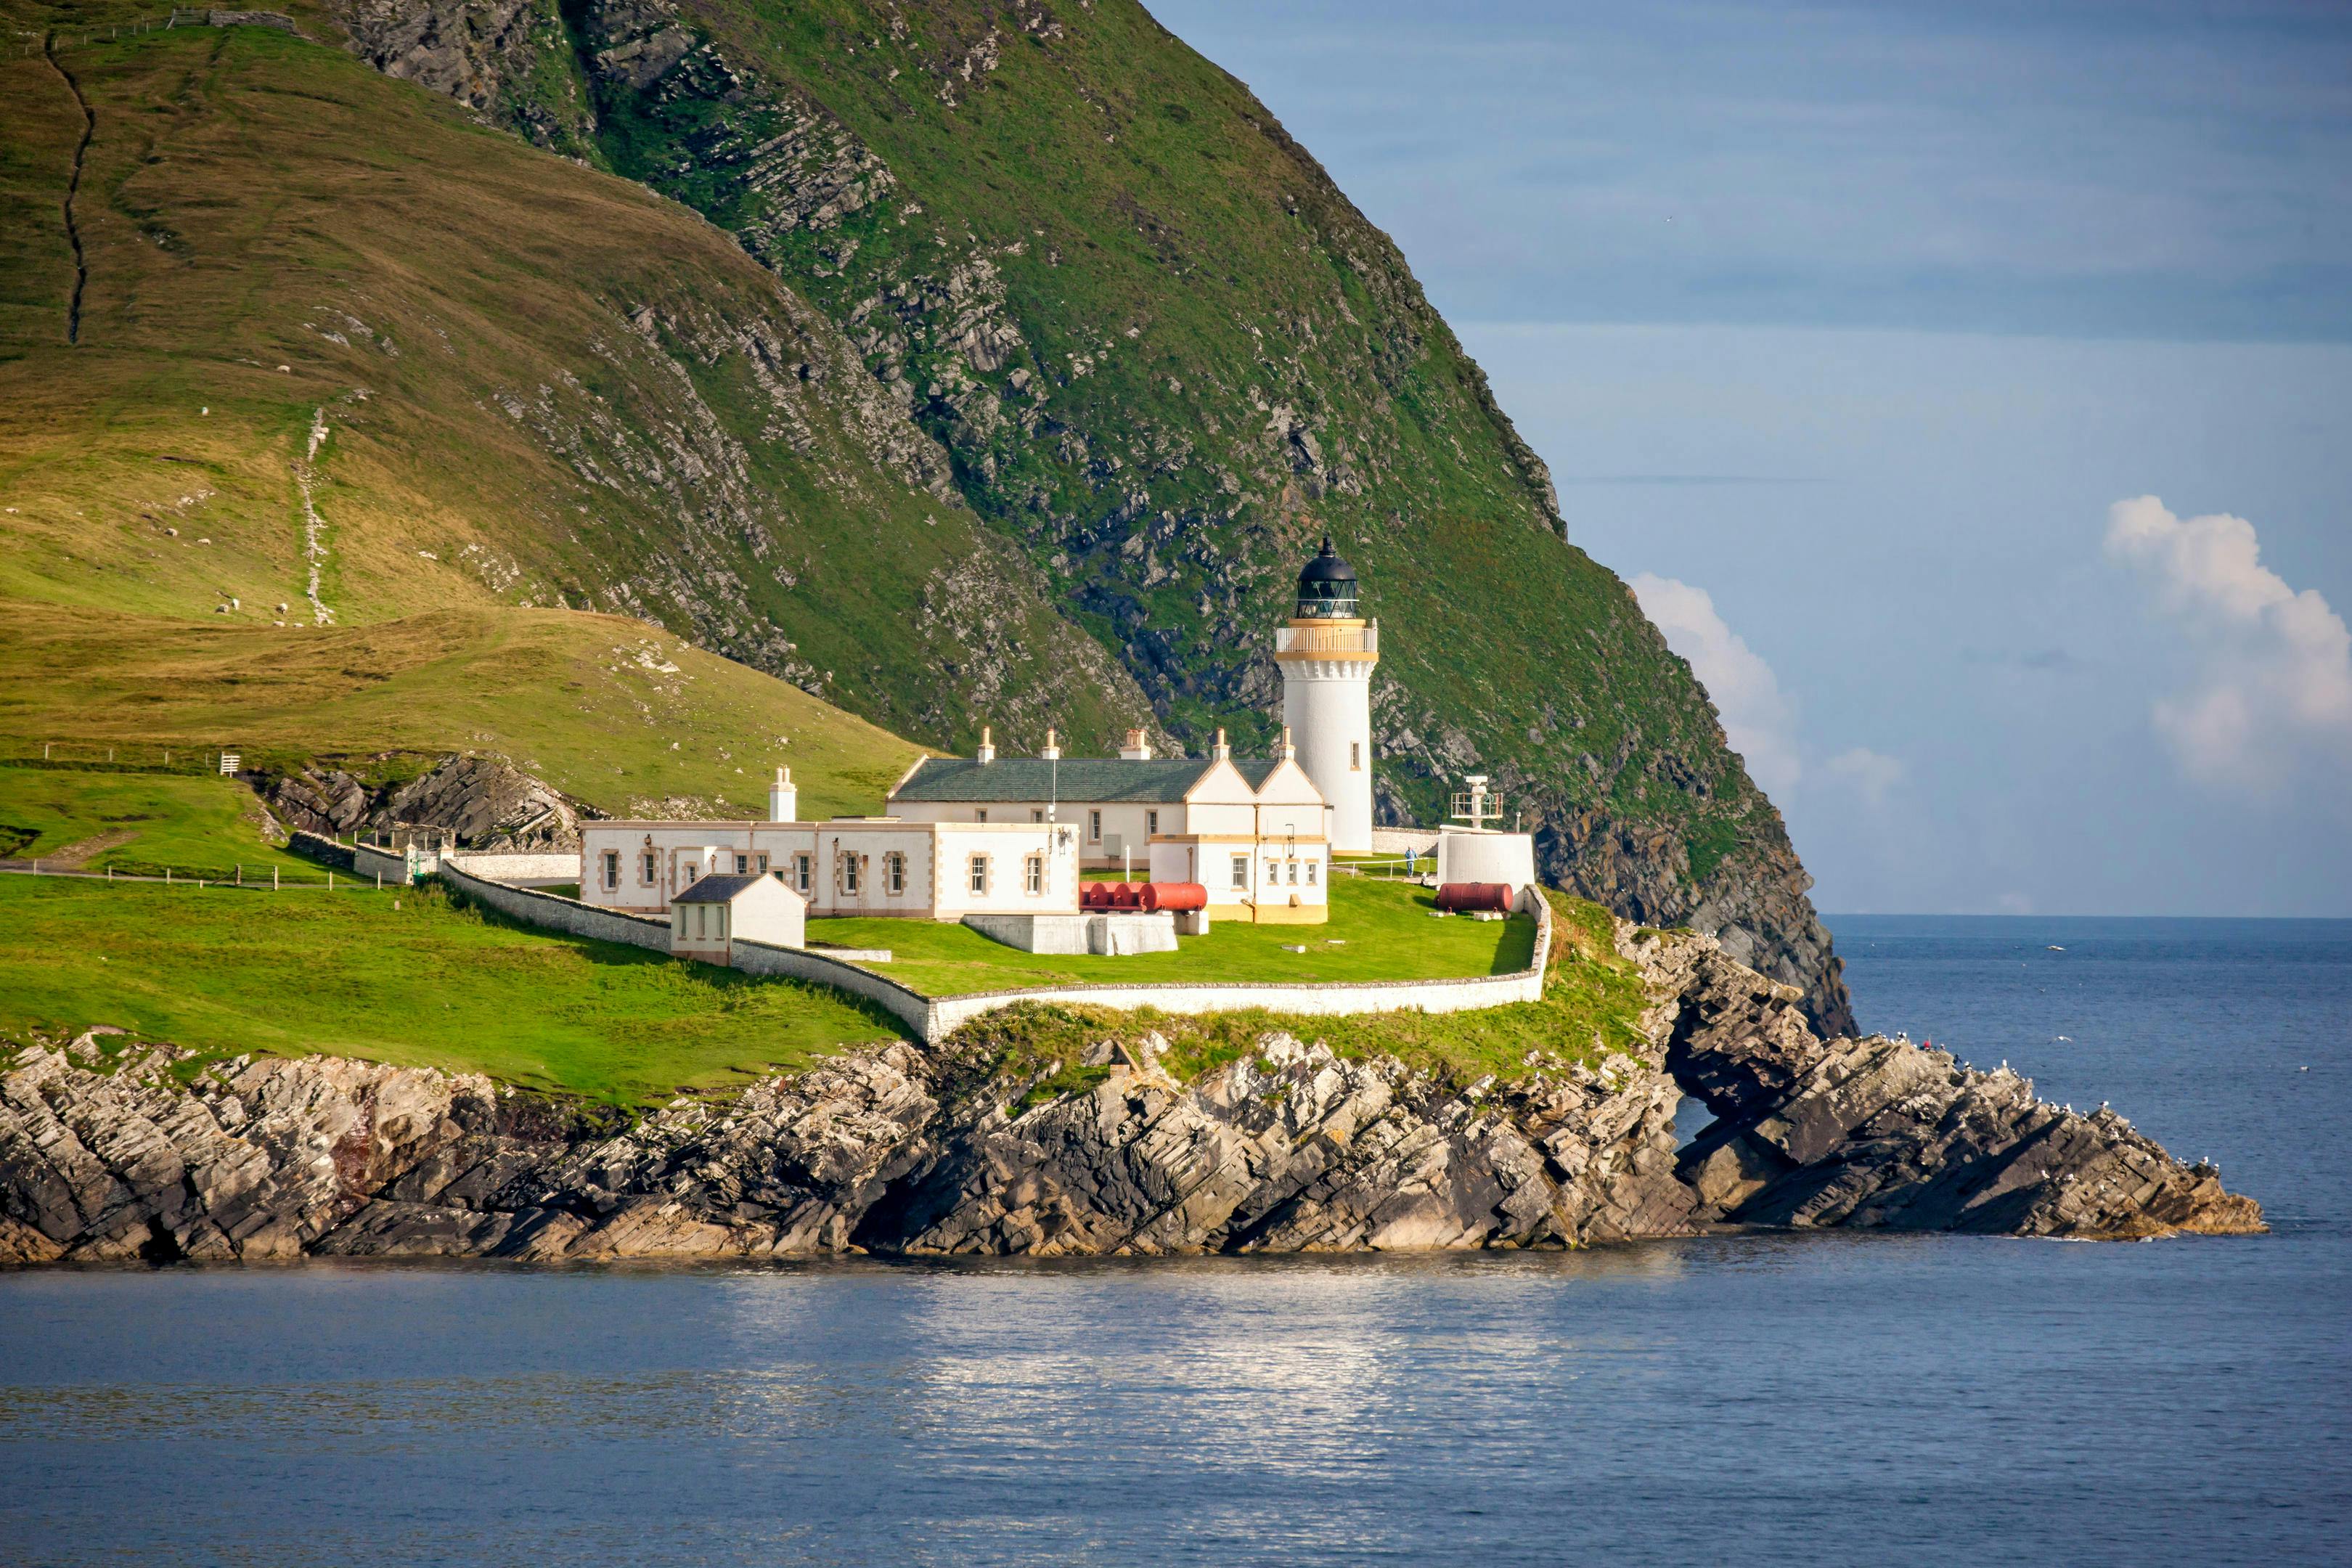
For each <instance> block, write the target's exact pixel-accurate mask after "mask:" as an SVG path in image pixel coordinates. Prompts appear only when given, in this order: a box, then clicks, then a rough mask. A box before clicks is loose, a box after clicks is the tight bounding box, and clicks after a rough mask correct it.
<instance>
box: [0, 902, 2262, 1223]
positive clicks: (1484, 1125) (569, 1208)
mask: <svg viewBox="0 0 2352 1568" xmlns="http://www.w3.org/2000/svg"><path fill="white" fill-rule="evenodd" d="M1619 935H1620V942H1621V947H1622V952H1624V953H1625V955H1626V956H1628V957H1631V958H1633V960H1635V961H1636V962H1637V963H1640V964H1641V965H1642V967H1643V971H1644V973H1645V977H1646V979H1647V980H1648V982H1649V984H1650V986H1651V994H1652V998H1653V1005H1652V1006H1651V1007H1650V1009H1649V1012H1648V1013H1647V1014H1646V1015H1645V1016H1644V1020H1643V1023H1644V1027H1645V1029H1646V1032H1647V1034H1648V1037H1649V1044H1648V1046H1647V1047H1646V1048H1644V1049H1643V1051H1641V1052H1640V1053H1638V1054H1635V1055H1628V1054H1615V1055H1612V1056H1610V1057H1608V1058H1606V1059H1605V1060H1604V1061H1603V1062H1602V1063H1601V1067H1600V1068H1599V1069H1598V1070H1595V1069H1593V1068H1589V1067H1586V1066H1584V1065H1582V1064H1580V1063H1571V1062H1568V1061H1564V1060H1562V1059H1561V1058H1558V1057H1556V1056H1552V1055H1549V1054H1548V1052H1547V1050H1546V1049H1545V1048H1544V1047H1543V1046H1542V1045H1541V1044H1540V1043H1537V1042H1531V1044H1530V1049H1529V1051H1528V1059H1527V1063H1526V1068H1525V1070H1524V1072H1523V1073H1522V1074H1521V1075H1519V1076H1518V1077H1517V1078H1516V1079H1513V1080H1512V1081H1509V1082H1499V1081H1496V1080H1495V1079H1481V1080H1479V1081H1477V1082H1475V1083H1457V1082H1454V1081H1451V1080H1448V1079H1444V1078H1442V1077H1437V1076H1433V1075H1432V1074H1429V1073H1426V1072H1421V1071H1415V1070H1413V1069H1411V1068H1407V1067H1406V1066H1404V1065H1403V1064H1402V1063H1400V1062H1398V1061H1396V1060H1394V1059H1391V1058H1379V1059H1373V1060H1369V1061H1365V1060H1351V1059H1347V1058H1343V1057H1341V1056H1339V1055H1335V1054H1334V1052H1333V1051H1332V1050H1331V1049H1329V1048H1328V1046H1326V1045H1323V1044H1319V1043H1318V1044H1308V1043H1304V1042H1301V1041H1300V1040H1298V1039H1297V1038H1294V1037H1290V1036H1288V1035H1283V1034H1267V1035H1265V1036H1263V1037H1260V1039H1259V1040H1258V1041H1257V1043H1256V1046H1255V1050H1254V1051H1253V1052H1252V1053H1251V1054H1250V1055H1248V1056H1246V1057H1244V1058H1242V1059H1240V1060H1236V1061H1232V1062H1228V1063H1226V1064H1224V1065H1223V1066H1221V1067H1218V1068H1213V1069H1212V1070H1209V1071H1205V1072H1202V1073H1200V1074H1198V1075H1197V1076H1195V1077H1193V1078H1192V1079H1191V1080H1190V1081H1185V1082H1180V1081H1179V1080H1178V1079H1176V1078H1175V1077H1173V1076H1172V1075H1171V1073H1170V1072H1169V1071H1168V1069H1167V1067H1166V1065H1165V1063H1164V1061H1163V1056H1164V1053H1165V1050H1166V1046H1165V1042H1164V1041H1163V1040H1161V1039H1160V1037H1157V1036H1155V1035H1150V1034H1148V1033H1147V1034H1141V1035H1139V1036H1136V1035H1133V1034H1132V1033H1131V1032H1129V1033H1126V1034H1122V1033H1121V1032H1120V1031H1118V1029H1116V1028H1114V1027H1111V1026H1105V1027H1104V1029H1103V1031H1102V1032H1103V1035H1104V1037H1103V1038H1102V1039H1100V1040H1098V1041H1097V1043H1096V1044H1095V1045H1093V1046H1092V1047H1088V1048H1087V1052H1086V1053H1085V1058H1084V1059H1083V1060H1082V1061H1080V1062H1075V1063H1061V1062H1045V1063H1038V1062H1028V1063H1026V1064H1025V1065H1021V1066H1015V1065H1013V1060H1012V1058H1011V1057H1010V1056H1008V1054H1007V1052H1006V1051H1005V1050H1004V1049H1003V1047H1002V1045H1001V1043H1000V1042H999V1040H998V1038H997V1037H992V1036H991V1035H989V1034H987V1033H986V1032H985V1031H983V1030H982V1029H980V1028H979V1027H978V1026H975V1027H974V1028H973V1029H972V1030H968V1031H966V1033H965V1034H964V1035H961V1036H959V1037H956V1038H955V1039H953V1040H951V1041H950V1042H949V1043H948V1044H947V1045H945V1046H943V1047H938V1048H936V1049H932V1050H925V1049H922V1048H919V1047H914V1046H910V1045H906V1044H892V1045H887V1046H883V1047H869V1048H866V1049H862V1050H858V1051H855V1052H851V1053H848V1054H846V1055H844V1056H842V1057H839V1058H835V1059H833V1060H831V1061H829V1062H826V1063H825V1064H824V1065H822V1066H820V1067H819V1068H815V1069H814V1070H813V1071H810V1072H807V1073H804V1074H802V1075H800V1076H798V1077H794V1078H787V1079H773V1080H770V1081H766V1082H762V1083H760V1084H758V1085H755V1086H753V1087H752V1088H751V1089H746V1090H744V1091H743V1092H742V1093H740V1095H738V1096H736V1097H734V1098H733V1099H732V1100H728V1101H726V1102H723V1103H718V1102H710V1101H700V1100H678V1101H676V1102H674V1103H673V1104H671V1105H670V1106H668V1107H667V1108H666V1109H664V1110H660V1111H657V1112H656V1113H653V1114H651V1115H648V1116H646V1117H644V1118H642V1119H638V1120H632V1119H630V1118H627V1117H625V1116H624V1115H622V1114H621V1113H618V1112H614V1111H609V1110H586V1109H583V1108H580V1107H577V1106H574V1105H571V1104H568V1103H565V1102H562V1101H559V1100H553V1099H551V1098H548V1097H545V1096H541V1095H537V1094H532V1093H529V1092H525V1091H521V1090H518V1089H513V1088H511V1087H504V1086H500V1085H497V1084H494V1083H492V1082H491V1081H490V1080H489V1079H485V1078H479V1077H468V1076H463V1075H450V1074H445V1073H439V1072H433V1071H428V1070H419V1069H412V1068H390V1067H383V1066H379V1065H374V1064H370V1063H363V1062H356V1061H349V1060H342V1059H339V1058H324V1057H314V1058H306V1059H301V1060H289V1059H283V1058H236V1059H234V1060H230V1061H226V1062H218V1063H214V1064H212V1065H210V1066H208V1067H206V1068H203V1069H202V1070H200V1071H194V1072H191V1071H190V1069H191V1068H193V1066H194V1064H193V1063H190V1062H189V1061H187V1060H186V1059H185V1058H183V1057H182V1056H181V1055H180V1054H179V1053H176V1052H174V1051H173V1050H172V1049H170V1048H169V1047H156V1046H149V1045H141V1044H136V1043H132V1042H129V1041H127V1040H122V1039H107V1038H102V1037H99V1036H98V1035H95V1034H93V1035H91V1036H85V1037H82V1038H81V1039H79V1040H77V1041H75V1042H74V1043H73V1044H72V1045H70V1046H68V1047H57V1048H50V1047H32V1048H29V1049H26V1050H24V1051H21V1052H20V1053H19V1054H18V1055H17V1057H16V1060H15V1061H14V1063H13V1065H11V1066H10V1068H8V1070H7V1071H6V1072H5V1074H0V1261H6V1262H17V1263H29V1262H50V1261H58V1260H108V1259H131V1258H146V1259H150V1260H175V1259H179V1258H196V1259H221V1260H226V1259H247V1260H264V1259H288V1258H299V1257H302V1256H306V1255H318V1256H341V1257H360V1256H412V1257H413V1256H436V1255H437V1256H465V1257H492V1258H525V1259H541V1260H551V1259H559V1258H562V1259H599V1258H647V1257H668V1258H720V1257H735V1258H762V1257H787V1256H796V1255H807V1254H821V1253H829V1252H841V1251H848V1250H860V1251H866V1252H873V1253H881V1254H898V1255H942V1254H1020V1255H1027V1256H1033V1257H1045V1256H1054V1255H1066V1254H1109V1253H1127V1254H1163V1253H1180V1252H1202V1251H1213V1252H1296V1251H1335V1250H1386V1249H1402V1248H1459V1247H1539V1246H1557V1247H1575V1246H1584V1245H1589V1244H1591V1243H1595V1242H1604V1241H1616V1240H1626V1239H1632V1238H1636V1237H1664V1236H1677V1235H1686V1234H1690V1233H1692V1232H1694V1231H1696V1230H1699V1229H1703V1228H1706V1227H1708V1226H1714V1225H1718V1224H1725V1223H1729V1224H1737V1225H1770V1226H1813V1227H1819V1226H1849V1227H1885V1228H1905V1229H1919V1230H1962V1231H1976V1232H1997V1233H2002V1234H2012V1235H2026V1236H2053V1237H2085V1238H2134V1237H2149V1236H2156V1235H2161V1234H2165V1233H2168V1232H2171V1231H2184V1230H2185V1231H2200V1232H2208V1233H2231V1232H2248V1231H2258V1230H2260V1229H2262V1228H2263V1226H2262V1217H2261V1211H2260V1209H2259V1208H2258V1207H2257V1206H2256V1205H2255V1204H2254V1203H2253V1202H2252V1200H2251V1199H2248V1198H2244V1197H2242V1196H2238V1195H2236V1194H2230V1193H2227V1192H2224V1191H2223V1190H2222V1188H2221V1184H2220V1181H2219V1179H2218V1175H2217V1173H2215V1172H2214V1171H2213V1170H2212V1169H2211V1168H2210V1166H2206V1165H2202V1164H2200V1165H2196V1166H2186V1165H2182V1164H2181V1163H2179V1162H2178V1161H2175V1160H2173V1159H2172V1158H2171V1157H2170V1156H2168V1154H2166V1153H2165V1152H2164V1151H2163V1150H2162V1149H2161V1148H2160V1147H2158V1145H2157V1144H2156V1143H2155V1142H2152V1141H2151V1140H2149V1139H2147V1137H2146V1136H2144V1135H2143V1134H2141V1133H2139V1132H2137V1131H2134V1130H2133V1129H2132V1128H2131V1126H2130V1125H2129V1123H2127V1122H2126V1121H2124V1120H2123V1118H2121V1117H2120V1116H2118V1115H2116V1113H2114V1112H2112V1111H2110V1110H2105V1109H2104V1108H2102V1109H2101V1110H2099V1111H2097V1112H2095V1113H2093V1114H2090V1115H2082V1114H2078V1113H2076V1112H2074V1111H2072V1110H2066V1109H2063V1108H2061V1107H2055V1106H2051V1105H2048V1104H2044V1103H2042V1102H2041V1101H2038V1100H2035V1099H2034V1098H2033V1095H2032V1088H2031V1086H2030V1085H2029V1084H2027V1083H2025V1082H2024V1081H2023V1080H2021V1079H2018V1078H2017V1077H2015V1076H2014V1075H2013V1074H2010V1073H2007V1072H1995V1073H1981V1072H1976V1071H1972V1070H1970V1069H1968V1068H1962V1067H1960V1066H1958V1064H1956V1063H1954V1062H1953V1061H1952V1059H1951V1058H1949V1057H1948V1055H1946V1054H1945V1053H1943V1052H1940V1051H1934V1050H1929V1049H1926V1048H1924V1047H1917V1046H1914V1045H1911V1044H1909V1043H1908V1042H1906V1041H1895V1040H1886V1039H1884V1038H1877V1037H1873V1038H1869V1039H1859V1040H1857V1039H1840V1040H1835V1041H1823V1040H1822V1039H1821V1038H1820V1037H1817V1036H1815V1035H1814V1034H1813V1033H1812V1032H1811V1029H1810V1028H1809V1027H1808V1026H1806V1024H1805V1022H1804V1017H1803V1014H1802V1012H1801V1007H1800V1005H1799V995H1798V993H1797V992H1796V991H1795V989H1794V988H1793V987H1790V986H1788V985H1785V984H1778V983H1775V982H1773V981H1770V980H1768V979H1765V978H1764V977H1762V976H1760V975H1758V974H1757V973H1755V972H1753V971H1751V970H1748V969H1746V968H1744V967H1743V966H1741V965H1739V964H1738V963H1734V962H1732V961H1731V960H1730V959H1729V958H1728V957H1727V955H1726V954H1725V953H1724V952H1723V951H1722V949H1721V947H1720V946H1719V945H1718V944H1717V943H1716V942H1714V941H1712V940H1711V939H1708V938H1705V937H1693V936H1688V935H1679V934H1677V935H1661V934H1658V933H1654V932H1646V933H1637V932H1636V931H1635V930H1634V928H1633V927H1631V926H1622V927H1621V928H1620V933H1619ZM1343 1026H1344V1025H1339V1024H1335V1025H1334V1028H1335V1029H1336V1028H1338V1027H1343ZM1073 1075H1075V1076H1073ZM1073 1083H1074V1084H1076V1086H1077V1087H1073V1088H1069V1089H1066V1090H1064V1091H1061V1092H1054V1089H1055V1085H1056V1084H1073ZM1685 1089H1687V1090H1688V1091H1689V1092H1692V1093H1694V1094H1696V1095H1697V1096H1699V1097H1700V1098H1701V1099H1702V1100H1705V1101H1706V1104H1707V1105H1708V1107H1709V1108H1710V1109H1711V1110H1714V1112H1715V1113H1716V1115H1717V1122H1716V1123H1715V1125H1714V1126H1712V1127H1711V1128H1709V1129H1708V1130H1707V1131H1706V1133H1704V1134H1703V1135H1702V1136H1701V1137H1700V1138H1698V1139H1697V1140H1696V1141H1695V1142H1693V1143H1692V1144H1690V1145H1689V1146H1688V1147H1686V1148H1685V1149H1683V1150H1682V1151H1681V1152H1680V1153H1679V1156H1678V1155H1677V1151H1676V1147H1675V1131H1674V1118H1675V1109H1676V1106H1677V1104H1678V1103H1679V1100H1680V1097H1681V1094H1682V1093H1683V1092H1684V1091H1685Z"/></svg>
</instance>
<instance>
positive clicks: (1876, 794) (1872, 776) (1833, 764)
mask: <svg viewBox="0 0 2352 1568" xmlns="http://www.w3.org/2000/svg"><path fill="white" fill-rule="evenodd" d="M1822 766H1823V767H1825V768H1826V769H1828V771H1829V772H1830V773H1832V774H1833V775H1835V776H1836V777H1838V778H1842V779H1843V780H1845V781H1846V782H1847V783H1849V784H1853V787H1854V789H1855V790H1856V791H1857V792H1859V793H1860V795H1862V798H1863V799H1864V801H1866V802H1868V803H1869V804H1870V805H1874V806H1878V805H1885V804H1886V792H1887V791H1889V790H1891V789H1893V788H1894V787H1895V785H1896V784H1900V783H1902V782H1903V775H1904V773H1906V771H1908V770H1907V769H1906V767H1905V765H1904V762H1903V759H1902V758H1900V757H1890V756H1888V755H1886V754H1885V752H1874V751H1872V750H1871V749H1870V748H1869V747H1868V746H1854V747H1852V748H1850V749H1849V750H1846V751H1843V752H1839V753H1838V754H1837V755H1836V756H1834V757H1832V758H1831V759H1830V760H1829V761H1828V762H1827V763H1823V764H1822Z"/></svg>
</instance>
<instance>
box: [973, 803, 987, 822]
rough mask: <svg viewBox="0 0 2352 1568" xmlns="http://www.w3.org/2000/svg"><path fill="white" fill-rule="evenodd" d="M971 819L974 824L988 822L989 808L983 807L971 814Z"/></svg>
mask: <svg viewBox="0 0 2352 1568" xmlns="http://www.w3.org/2000/svg"><path fill="white" fill-rule="evenodd" d="M971 819H972V820H973V821H974V822H986V821H987V820H988V807H986V806H984V805H983V806H982V807H981V808H980V809H979V810H978V811H975V812H973V813H972V814H971Z"/></svg>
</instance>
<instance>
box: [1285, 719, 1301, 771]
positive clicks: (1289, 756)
mask: <svg viewBox="0 0 2352 1568" xmlns="http://www.w3.org/2000/svg"><path fill="white" fill-rule="evenodd" d="M1297 755H1298V748H1297V746H1294V745H1292V744H1291V743H1290V726H1289V725H1287V724H1285V725H1284V726H1283V727H1282V760H1283V761H1284V762H1290V761H1293V760H1294V759H1296V758H1297Z"/></svg>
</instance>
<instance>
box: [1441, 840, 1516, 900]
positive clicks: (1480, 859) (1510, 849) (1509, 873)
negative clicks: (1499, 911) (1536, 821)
mask: <svg viewBox="0 0 2352 1568" xmlns="http://www.w3.org/2000/svg"><path fill="white" fill-rule="evenodd" d="M1535 879H1536V841H1535V836H1534V835H1533V834H1528V833H1497V832H1496V831H1495V830H1494V829H1492V828H1478V827H1445V828H1442V829H1440V830H1439V832H1438V835H1437V883H1438V886H1440V887H1444V885H1445V884H1446V883H1448V882H1501V883H1505V884H1507V886H1508V887H1509V888H1510V889H1511V892H1512V896H1513V897H1515V898H1516V897H1517V895H1518V894H1519V893H1520V892H1521V891H1522V890H1524V889H1527V888H1529V887H1532V886H1533V885H1534V884H1535Z"/></svg>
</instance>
